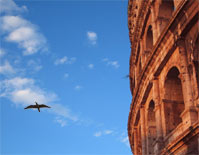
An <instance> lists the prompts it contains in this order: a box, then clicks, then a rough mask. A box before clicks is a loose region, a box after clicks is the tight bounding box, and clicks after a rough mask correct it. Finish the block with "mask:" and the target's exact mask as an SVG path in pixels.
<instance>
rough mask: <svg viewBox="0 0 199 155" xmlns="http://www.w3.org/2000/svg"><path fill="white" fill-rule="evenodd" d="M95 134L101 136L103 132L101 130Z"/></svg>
mask: <svg viewBox="0 0 199 155" xmlns="http://www.w3.org/2000/svg"><path fill="white" fill-rule="evenodd" d="M94 136H95V137H100V136H102V132H101V131H98V132H95V133H94Z"/></svg>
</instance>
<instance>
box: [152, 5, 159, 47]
mask: <svg viewBox="0 0 199 155" xmlns="http://www.w3.org/2000/svg"><path fill="white" fill-rule="evenodd" d="M151 14H152V30H153V44H154V45H155V43H156V41H157V40H158V37H159V35H158V28H157V17H156V14H155V6H152V7H151Z"/></svg>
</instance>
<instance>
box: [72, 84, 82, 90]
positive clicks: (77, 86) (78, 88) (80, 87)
mask: <svg viewBox="0 0 199 155" xmlns="http://www.w3.org/2000/svg"><path fill="white" fill-rule="evenodd" d="M74 89H75V90H80V89H82V86H80V85H76V86H75V88H74Z"/></svg>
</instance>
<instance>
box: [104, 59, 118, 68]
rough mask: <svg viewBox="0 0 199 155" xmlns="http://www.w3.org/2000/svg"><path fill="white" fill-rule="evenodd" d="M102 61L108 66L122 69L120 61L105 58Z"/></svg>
mask: <svg viewBox="0 0 199 155" xmlns="http://www.w3.org/2000/svg"><path fill="white" fill-rule="evenodd" d="M102 61H103V62H105V63H106V65H108V66H113V67H114V68H116V69H117V68H119V67H120V65H119V63H118V61H111V60H109V59H108V58H104V59H102Z"/></svg>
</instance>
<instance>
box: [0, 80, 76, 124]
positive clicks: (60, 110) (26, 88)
mask: <svg viewBox="0 0 199 155" xmlns="http://www.w3.org/2000/svg"><path fill="white" fill-rule="evenodd" d="M0 90H1V91H0V92H1V93H0V97H5V98H8V99H9V100H11V101H12V102H13V103H15V105H16V106H27V105H30V104H33V103H34V101H37V102H38V103H39V104H48V105H50V106H51V107H52V108H51V109H48V110H47V111H48V112H50V113H52V114H55V115H56V116H57V118H59V119H58V122H59V123H62V126H63V124H64V122H66V120H70V121H73V122H76V121H78V120H79V118H78V116H76V115H74V114H73V113H72V112H71V110H70V109H69V108H68V107H66V106H64V105H62V104H59V103H57V102H58V100H59V99H58V97H57V95H56V94H55V93H51V92H47V91H44V90H43V89H41V88H40V87H39V86H37V85H36V84H35V80H34V79H31V78H21V77H15V78H12V79H6V80H2V81H0ZM60 120H62V122H61V121H60Z"/></svg>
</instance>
